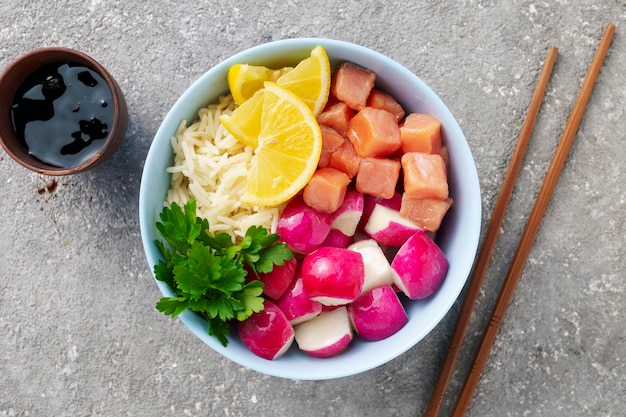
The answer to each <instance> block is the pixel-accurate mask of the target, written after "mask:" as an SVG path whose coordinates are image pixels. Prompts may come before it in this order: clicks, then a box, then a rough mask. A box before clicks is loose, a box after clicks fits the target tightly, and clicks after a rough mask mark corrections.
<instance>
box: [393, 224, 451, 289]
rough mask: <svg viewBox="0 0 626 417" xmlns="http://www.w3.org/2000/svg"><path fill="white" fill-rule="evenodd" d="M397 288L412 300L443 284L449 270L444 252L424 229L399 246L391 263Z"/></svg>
mask: <svg viewBox="0 0 626 417" xmlns="http://www.w3.org/2000/svg"><path fill="white" fill-rule="evenodd" d="M391 268H392V269H393V270H394V271H395V272H396V273H395V274H392V278H393V279H394V283H395V284H396V285H397V287H398V288H399V289H400V290H401V291H402V292H403V293H404V294H406V296H407V297H409V298H410V299H412V300H417V299H421V298H426V297H428V296H429V295H431V294H432V293H434V292H435V291H436V290H437V289H438V288H439V287H440V286H441V284H442V282H443V280H444V279H445V277H446V274H447V272H448V260H447V259H446V256H445V254H444V253H443V251H442V250H441V249H440V248H439V246H437V244H436V243H435V242H433V241H432V240H431V239H430V238H429V237H428V235H427V234H426V232H425V231H423V230H422V231H419V232H417V233H415V234H414V235H413V236H412V237H410V238H409V239H408V240H407V241H406V242H405V243H404V245H402V246H401V247H400V249H399V250H398V253H396V256H395V257H394V258H393V261H392V262H391Z"/></svg>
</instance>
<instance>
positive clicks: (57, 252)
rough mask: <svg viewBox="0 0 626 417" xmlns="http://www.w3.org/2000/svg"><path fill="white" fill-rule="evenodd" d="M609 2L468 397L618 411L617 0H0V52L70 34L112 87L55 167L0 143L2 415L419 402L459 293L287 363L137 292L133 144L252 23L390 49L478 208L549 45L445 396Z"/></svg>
mask: <svg viewBox="0 0 626 417" xmlns="http://www.w3.org/2000/svg"><path fill="white" fill-rule="evenodd" d="M609 23H614V24H615V25H616V27H617V30H616V34H615V39H614V41H613V45H612V47H611V49H610V51H609V54H608V56H607V59H606V62H605V64H604V66H603V68H602V72H601V73H600V76H599V78H598V83H597V86H596V88H595V90H594V92H593V95H592V97H591V100H590V103H589V106H588V108H587V111H586V114H585V118H584V120H583V122H582V124H581V127H580V130H579V132H578V134H577V136H576V140H575V142H574V145H573V147H572V149H571V152H570V154H569V157H568V160H567V163H566V166H565V168H564V170H563V172H562V175H561V178H560V180H559V183H558V184H557V187H556V190H555V194H554V196H553V198H552V201H551V203H550V206H549V207H548V210H547V213H546V216H545V218H544V220H543V223H542V225H541V229H540V231H539V234H538V236H537V239H536V241H535V244H534V247H533V250H532V252H531V254H530V257H529V259H528V262H527V264H526V267H525V269H524V273H523V275H522V277H521V279H520V283H519V286H518V288H517V290H516V293H515V296H514V299H513V302H512V304H511V307H510V309H509V311H508V313H507V315H506V317H505V319H504V323H503V326H502V329H501V332H500V334H499V335H498V339H497V341H496V344H495V346H494V349H493V351H492V354H491V356H490V358H489V362H488V364H487V366H486V368H485V369H484V373H483V375H482V378H481V380H480V384H479V386H478V388H477V390H476V392H475V395H474V398H473V400H472V403H471V405H470V408H469V410H468V412H467V415H468V416H471V417H477V416H498V417H500V416H515V417H518V416H519V417H522V416H523V417H539V416H541V417H551V416H569V417H578V416H580V417H583V416H585V417H587V416H589V417H617V416H623V415H626V405H625V403H624V398H625V397H626V364H625V361H626V358H625V357H626V325H625V324H624V322H625V320H624V317H625V316H624V308H625V307H624V306H625V305H626V293H625V284H624V271H625V270H626V260H625V259H624V240H625V238H624V235H625V234H626V230H625V224H626V186H625V181H624V179H625V178H626V173H625V171H626V168H625V167H624V160H625V158H626V151H625V146H624V143H625V142H624V141H625V136H626V133H625V131H626V121H625V119H624V117H625V109H626V103H625V101H626V75H624V68H625V67H626V44H625V38H624V32H623V30H624V27H626V2H624V1H621V0H558V1H527V0H510V1H493V0H462V1H461V0H459V1H450V2H444V1H437V0H428V1H416V2H406V1H397V0H385V1H382V0H372V1H355V0H347V1H342V2H333V1H322V0H310V1H303V0H289V1H269V0H267V1H247V0H245V1H243V0H236V1H231V0H229V1H226V0H219V1H203V0H197V1H188V0H183V1H178V2H170V1H165V0H153V1H150V2H131V1H122V0H87V1H79V0H59V1H49V0H47V1H43V0H26V1H19V2H18V1H10V0H0V69H2V70H4V68H5V67H6V66H8V65H9V63H10V62H11V61H12V60H14V59H15V58H17V57H18V56H19V55H21V54H23V53H25V52H28V51H30V50H32V49H35V48H38V47H43V46H65V47H72V48H76V49H79V50H82V51H84V52H86V53H88V54H90V55H91V56H93V57H94V58H95V59H97V60H98V61H100V62H101V63H102V64H104V65H105V66H106V67H107V68H108V69H109V70H110V71H111V72H112V74H113V75H114V77H115V78H116V79H117V80H118V82H119V83H120V85H121V87H122V89H123V90H124V92H125V94H126V99H127V101H128V105H129V108H130V125H129V129H128V134H127V137H126V141H125V143H124V144H123V146H122V147H121V149H120V150H119V151H118V153H117V154H116V155H115V156H114V157H113V158H112V159H111V160H110V161H109V162H107V163H106V164H105V165H103V166H101V167H100V168H98V169H96V170H94V171H91V172H88V173H84V174H80V175H76V176H72V177H65V178H59V179H57V180H56V181H57V182H56V184H55V183H54V179H53V178H51V177H45V176H42V175H39V174H35V173H32V172H30V171H27V170H26V169H24V168H22V167H21V166H19V165H18V164H17V163H15V162H14V161H13V160H12V159H11V158H10V157H9V156H8V155H7V154H6V153H4V152H3V151H0V187H1V190H2V191H1V194H0V208H1V216H0V231H1V232H0V233H1V237H0V375H1V376H0V393H1V395H0V416H47V417H50V416H241V417H244V416H245V417H249V416H259V417H261V416H268V417H269V416H273V417H277V416H300V417H308V416H311V417H313V416H316V417H317V416H329V417H330V416H345V417H348V416H350V417H352V416H364V417H365V416H372V417H378V416H402V417H404V416H420V415H421V414H422V413H423V411H424V409H425V407H426V403H427V401H428V398H429V395H430V392H431V389H432V387H433V384H434V381H435V379H436V376H437V373H438V370H439V366H440V364H441V361H442V360H443V357H444V354H445V349H446V347H447V343H448V339H449V337H450V334H451V332H452V329H453V326H454V322H455V319H456V315H457V312H458V309H459V306H460V300H459V302H458V303H457V304H456V305H455V308H454V309H453V310H452V311H451V312H450V313H449V314H448V315H447V316H446V318H445V319H444V320H443V321H442V323H441V324H440V325H439V326H438V327H437V328H436V329H435V330H434V331H433V332H432V333H431V334H430V335H429V336H428V337H427V338H426V339H425V340H424V341H423V342H421V343H420V344H418V345H417V346H415V347H414V348H413V349H411V350H410V351H408V352H407V353H406V354H404V355H402V356H400V357H399V358H397V359H395V360H393V361H392V362H391V363H389V364H387V365H384V366H381V367H379V368H377V369H375V370H372V371H369V372H366V373H364V374H362V375H359V376H354V377H347V378H341V379H337V380H330V381H320V382H305V381H290V380H284V379H279V378H274V377H267V376H264V375H261V374H258V373H256V372H254V371H250V370H247V369H244V368H242V367H240V366H238V365H236V364H234V363H232V362H230V361H228V360H226V359H224V358H222V357H220V356H218V355H217V354H215V353H214V352H213V351H212V350H210V349H209V348H207V347H206V346H205V345H203V344H202V343H201V342H200V341H198V340H197V339H195V338H194V337H193V336H192V334H191V333H190V332H189V331H188V330H187V329H186V328H185V327H184V326H183V325H182V324H181V323H180V322H178V321H173V320H170V319H169V318H167V317H165V316H163V315H162V314H160V313H158V312H157V311H156V310H155V308H154V303H155V301H156V300H157V299H158V297H159V296H160V294H159V292H158V289H157V287H156V285H155V284H154V281H153V278H152V275H151V272H150V269H151V268H150V266H149V265H148V264H147V262H146V260H145V257H144V254H143V248H142V246H141V241H140V236H139V225H138V215H137V205H138V194H139V182H140V178H141V173H142V164H143V161H144V158H145V156H146V153H147V151H148V148H149V147H150V143H151V141H152V138H153V135H154V134H155V132H156V130H157V129H158V127H159V124H160V122H161V120H162V119H163V117H164V115H165V114H166V112H167V111H168V109H169V108H170V106H171V105H172V104H173V103H174V101H175V100H176V99H177V98H178V96H179V95H180V94H181V93H182V92H183V91H184V90H185V89H186V88H187V87H188V86H189V85H190V84H191V83H192V82H193V81H194V80H195V79H197V78H198V77H199V76H200V75H201V74H203V73H204V72H205V71H207V70H208V69H209V68H210V67H212V66H213V65H215V64H216V63H218V62H219V61H220V60H222V59H224V58H226V57H228V56H230V55H232V54H234V53H236V52H238V51H241V50H243V49H245V48H248V47H250V46H253V45H257V44H259V43H263V42H267V41H271V40H277V39H284V38H292V37H329V38H336V39H342V40H347V41H352V42H355V43H359V44H362V45H365V46H367V47H370V48H372V49H374V50H377V51H379V52H382V53H384V54H386V55H388V56H390V57H391V58H393V59H395V60H397V61H398V62H400V63H402V64H404V65H405V66H407V67H408V68H409V69H411V70H412V71H414V72H415V73H416V74H418V75H419V76H420V77H421V78H422V79H423V80H424V81H425V82H427V83H428V84H429V85H430V86H431V87H432V88H433V90H435V92H437V93H438V94H440V96H441V97H442V98H443V100H444V101H445V102H446V103H447V104H448V105H449V107H450V108H451V109H452V111H453V113H454V114H455V115H456V117H457V118H458V120H459V123H460V125H461V127H462V128H463V130H464V131H465V134H466V136H467V139H468V142H469V145H470V147H471V149H472V151H473V154H474V156H475V158H476V164H477V167H478V172H479V176H480V180H481V187H482V195H483V207H484V215H483V221H484V224H486V222H487V221H488V219H489V216H490V213H491V209H492V207H493V204H494V202H495V198H496V196H497V193H498V191H499V185H500V183H501V181H502V178H503V176H504V173H505V170H506V165H507V163H508V161H509V158H510V156H511V153H512V150H513V147H514V146H515V141H516V139H517V136H518V134H519V128H520V125H521V123H522V122H523V119H524V115H525V112H526V107H527V105H528V103H529V101H530V97H531V95H532V92H533V89H534V86H535V83H536V81H537V77H538V74H539V71H540V69H541V65H542V63H543V60H544V58H545V56H546V54H547V50H548V48H549V47H551V46H556V47H558V48H559V52H560V54H559V58H558V60H557V64H556V66H555V69H554V74H553V77H552V79H551V81H550V84H549V87H548V92H547V96H546V98H545V102H544V104H543V107H542V109H541V113H540V115H539V118H538V120H537V126H536V129H535V132H534V135H533V137H532V139H531V143H530V146H529V149H528V151H527V155H526V158H525V161H524V164H523V167H522V171H521V174H520V177H519V180H518V184H517V186H516V188H515V192H514V194H513V198H512V200H511V203H510V206H509V212H508V214H507V217H506V219H505V221H504V224H503V227H502V231H501V235H500V238H499V240H498V245H497V248H496V250H495V252H494V256H493V260H492V264H491V267H490V269H489V272H488V274H487V277H486V278H485V281H484V285H483V290H482V293H481V296H480V298H479V303H478V305H477V307H476V310H475V313H474V316H473V318H472V321H471V324H470V329H469V332H468V335H467V338H466V341H465V343H464V345H463V349H462V353H461V357H460V360H459V362H458V365H457V368H456V371H455V373H454V375H453V377H452V381H451V384H450V387H449V390H448V394H447V396H446V399H445V401H444V404H443V407H442V410H441V414H440V415H448V414H449V413H450V411H451V409H452V407H453V404H454V401H455V398H456V394H457V393H458V391H459V389H460V386H461V384H462V382H463V380H464V375H465V374H466V372H467V370H468V368H469V364H470V362H471V357H472V355H473V352H474V350H475V349H476V347H477V345H478V343H479V340H480V337H481V333H482V329H483V328H484V326H485V325H486V322H487V319H488V317H489V314H490V312H491V308H492V306H493V304H494V302H495V298H496V296H497V292H498V290H499V288H500V284H501V282H502V279H503V277H504V275H505V274H506V271H507V265H508V263H509V262H510V260H511V258H512V256H513V254H514V252H515V249H516V246H517V242H518V239H519V236H520V234H521V231H522V229H523V227H524V225H525V221H526V219H527V217H528V214H529V212H530V210H531V208H532V203H533V199H534V197H535V195H536V194H537V192H538V190H539V187H540V185H541V181H542V178H543V175H544V173H545V171H546V170H547V167H548V164H549V162H550V158H551V154H552V151H553V150H554V148H555V146H556V143H557V141H558V139H559V137H560V135H561V132H562V130H563V127H564V125H565V122H566V120H567V117H568V115H569V112H570V110H571V108H572V105H573V103H574V101H575V99H576V96H577V94H578V91H579V88H580V85H581V83H582V80H583V78H584V76H585V73H586V71H587V68H588V66H589V64H590V61H591V59H592V57H593V54H594V52H595V49H596V47H597V45H598V43H599V40H600V38H601V36H602V33H603V32H604V29H605V28H606V26H607V24H609ZM483 230H484V229H483Z"/></svg>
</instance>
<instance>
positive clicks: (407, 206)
mask: <svg viewBox="0 0 626 417" xmlns="http://www.w3.org/2000/svg"><path fill="white" fill-rule="evenodd" d="M451 206H452V199H451V198H446V199H444V200H439V199H437V198H411V197H408V196H407V195H406V193H405V194H403V195H402V204H401V205H400V214H401V215H402V217H405V218H407V219H409V220H411V221H412V222H413V223H415V224H417V225H418V226H420V227H422V228H423V229H425V230H427V231H429V232H436V231H437V230H439V227H440V226H441V222H442V221H443V218H444V216H445V215H446V213H447V212H448V210H449V209H450V207H451Z"/></svg>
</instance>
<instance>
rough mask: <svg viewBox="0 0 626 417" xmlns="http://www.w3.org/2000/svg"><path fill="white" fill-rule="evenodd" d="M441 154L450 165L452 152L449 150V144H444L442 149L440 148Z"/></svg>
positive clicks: (447, 164)
mask: <svg viewBox="0 0 626 417" xmlns="http://www.w3.org/2000/svg"><path fill="white" fill-rule="evenodd" d="M438 153H439V155H441V157H442V158H443V160H444V161H445V163H446V166H450V152H448V147H447V146H445V145H444V146H442V147H441V149H439V152H438Z"/></svg>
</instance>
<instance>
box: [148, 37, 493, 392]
mask: <svg viewBox="0 0 626 417" xmlns="http://www.w3.org/2000/svg"><path fill="white" fill-rule="evenodd" d="M317 45H322V46H323V47H324V48H325V49H326V52H327V54H328V56H329V58H330V60H331V65H334V64H337V63H339V62H341V61H352V62H354V63H356V64H358V65H361V66H363V67H366V68H368V69H370V70H372V71H374V72H376V74H377V78H376V83H377V87H378V88H381V89H382V90H384V91H386V92H388V93H390V94H391V95H392V96H393V97H395V99H396V100H398V101H399V102H400V104H402V105H403V106H404V108H405V110H406V111H407V112H422V113H431V114H433V115H434V116H435V117H437V118H438V119H439V120H440V121H441V122H442V126H443V127H442V129H443V131H442V133H443V137H444V141H445V143H446V145H447V146H448V149H449V154H450V174H449V175H450V177H449V183H450V184H449V185H450V196H451V197H452V198H453V199H454V204H453V206H452V208H451V210H450V211H449V212H448V214H447V215H446V218H445V219H444V225H443V226H442V228H441V229H440V231H439V233H438V237H437V243H438V244H439V246H440V247H441V248H442V249H443V251H444V253H445V254H446V256H447V258H448V261H449V264H450V267H449V271H448V275H447V277H446V279H445V281H444V283H443V286H442V287H441V288H440V289H439V290H438V291H437V292H436V294H434V295H433V296H431V297H429V298H428V299H425V300H420V301H413V302H410V303H409V304H408V305H407V313H408V315H409V322H408V323H407V324H406V325H405V326H404V327H403V328H402V329H401V330H400V331H399V332H398V333H396V334H395V335H393V336H391V337H389V338H387V339H384V340H381V341H376V342H365V341H361V340H355V342H353V344H352V346H351V347H350V348H349V349H348V350H347V351H345V352H344V353H342V354H340V355H338V356H336V357H332V358H326V359H318V358H313V357H310V356H307V355H306V354H304V353H302V352H300V351H298V349H297V347H296V345H295V342H294V346H292V348H291V350H290V351H288V352H287V353H286V354H285V355H284V356H282V357H280V358H279V359H277V360H274V361H268V360H265V359H262V358H260V357H257V356H255V355H254V354H252V353H251V352H250V351H249V350H248V349H247V348H246V347H245V346H244V345H243V344H242V343H241V341H240V340H239V339H238V338H237V336H236V334H233V335H232V336H231V338H230V341H229V344H228V346H227V347H223V346H222V345H221V344H220V343H219V342H218V341H217V340H216V339H214V338H213V337H212V336H209V335H208V334H207V330H206V322H205V321H204V320H203V319H201V318H200V317H198V316H197V315H195V314H194V313H191V312H186V313H183V314H182V315H181V316H179V317H180V320H181V321H182V322H183V323H184V324H185V325H186V326H187V327H188V328H189V330H191V332H192V333H193V334H194V335H195V336H196V337H198V338H200V339H201V340H202V341H203V342H204V343H206V344H207V345H208V346H210V347H211V348H212V349H214V350H215V351H217V352H219V353H220V354H222V355H224V356H225V357H227V358H229V359H231V360H233V361H234V362H236V363H238V364H240V365H242V366H245V367H248V368H251V369H254V370H256V371H258V372H262V373H264V374H268V375H273V376H278V377H284V378H291V379H301V380H321V379H331V378H339V377H344V376H349V375H354V374H358V373H360V372H364V371H367V370H370V369H373V368H375V367H377V366H379V365H382V364H384V363H386V362H388V361H390V360H392V359H394V358H396V357H398V356H399V355H401V354H402V353H404V352H406V351H407V350H408V349H410V348H412V347H413V346H415V345H416V344H417V343H418V342H419V341H420V340H422V339H423V338H424V337H426V335H427V334H428V333H429V332H430V331H431V330H432V329H433V328H434V327H435V326H436V325H437V324H438V323H439V322H440V321H441V319H442V318H443V317H444V316H445V315H446V313H447V312H448V311H449V309H450V308H451V306H452V305H453V303H454V302H455V300H456V299H457V298H458V296H459V294H460V292H461V290H462V289H463V287H464V285H465V283H466V281H467V278H468V276H469V273H470V271H471V268H472V265H473V262H474V258H475V255H476V250H477V247H478V241H479V236H480V231H481V196H480V187H479V181H478V175H477V172H476V166H475V164H474V159H473V157H472V154H471V151H470V148H469V146H468V143H467V141H466V139H465V136H464V135H463V132H462V131H461V128H460V127H459V125H458V123H457V121H456V120H455V118H454V116H453V115H452V113H451V112H450V110H449V109H448V108H447V107H446V105H445V104H444V103H443V102H442V101H441V99H440V98H439V97H438V96H437V95H436V94H435V93H434V92H433V91H432V90H431V89H430V88H429V87H428V86H427V85H426V84H425V83H424V82H423V81H422V80H421V79H420V78H419V77H417V76H416V75H415V74H413V73H412V72H411V71H409V70H408V69H406V68H405V67H403V66H402V65H400V64H398V63H397V62H395V61H393V60H392V59H390V58H388V57H386V56H384V55H382V54H380V53H378V52H375V51H372V50H370V49H367V48H364V47H362V46H358V45H354V44H351V43H347V42H342V41H336V40H328V39H288V40H282V41H277V42H272V43H267V44H263V45H260V46H256V47H253V48H250V49H248V50H246V51H243V52H240V53H238V54H236V55H234V56H232V57H231V58H229V59H227V60H225V61H223V62H221V63H220V64H218V65H216V66H215V67H214V68H212V69H210V70H209V71H207V72H206V73H205V74H204V75H203V76H202V77H200V78H199V79H198V80H197V81H196V82H195V83H194V84H193V85H192V86H191V87H190V88H189V89H188V90H187V91H185V93H184V94H183V95H182V96H181V97H180V99H179V100H178V101H177V102H176V103H175V104H174V107H172V109H171V110H170V111H169V113H168V114H167V116H166V117H165V120H164V121H163V123H162V125H161V127H160V128H159V130H158V132H157V134H156V136H155V138H154V141H153V142H152V146H151V147H150V151H149V152H148V156H147V159H146V163H145V167H144V171H143V176H142V180H141V190H140V196H139V216H140V225H141V236H142V240H143V246H144V249H145V253H146V257H147V260H148V265H149V267H150V268H152V267H153V266H154V264H155V263H157V261H158V260H159V259H160V258H161V255H160V252H159V251H158V249H157V247H156V246H155V245H154V240H155V239H157V238H159V235H158V232H157V230H156V227H155V223H156V222H157V220H158V219H159V217H158V216H159V213H160V212H161V210H162V207H163V201H164V200H165V195H166V192H167V190H168V188H169V185H170V175H169V174H168V173H166V171H165V169H166V167H168V166H170V165H171V164H172V161H173V154H172V149H171V146H170V138H171V136H173V135H174V133H175V131H176V128H177V127H178V125H179V123H180V122H181V121H182V120H186V121H187V122H191V121H193V120H194V119H196V115H197V112H198V110H199V109H200V108H202V107H205V106H206V105H208V104H209V103H212V102H216V101H217V99H218V97H219V96H220V95H223V94H225V93H227V92H228V84H227V80H226V76H227V72H228V69H229V68H230V67H231V66H232V65H233V64H237V63H248V64H256V65H265V66H268V67H281V66H285V65H289V66H294V65H295V64H296V63H297V62H298V61H299V60H301V59H304V58H306V57H307V56H309V53H310V51H311V50H312V49H313V48H314V47H315V46H317ZM155 281H156V280H155ZM156 284H157V285H158V286H159V288H160V290H161V292H162V293H163V294H164V295H166V296H171V295H172V293H171V291H170V289H169V288H168V287H167V286H166V285H165V284H163V283H162V282H159V281H156ZM154 301H155V302H156V301H157V300H154ZM150 307H151V306H150V305H148V306H147V308H150ZM163 319H164V320H169V318H166V317H165V316H163ZM199 354H201V353H199Z"/></svg>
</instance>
